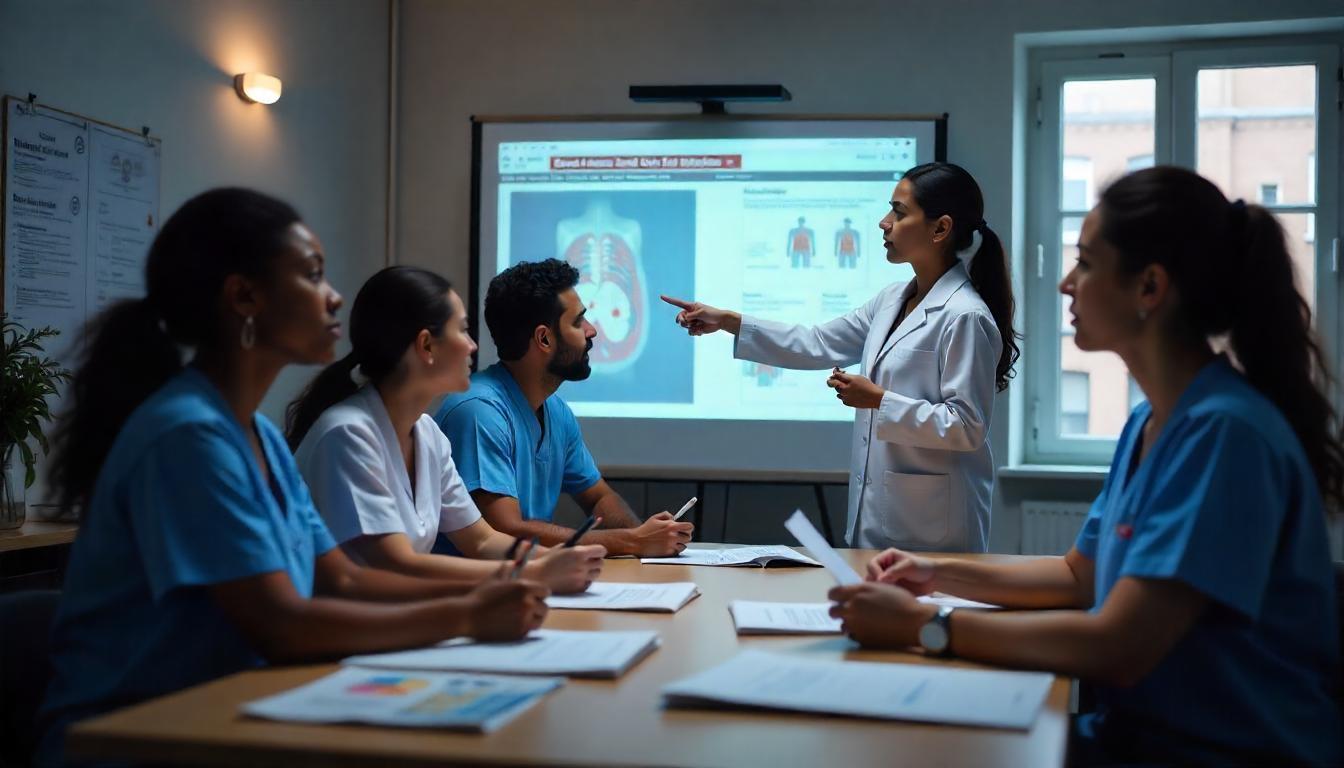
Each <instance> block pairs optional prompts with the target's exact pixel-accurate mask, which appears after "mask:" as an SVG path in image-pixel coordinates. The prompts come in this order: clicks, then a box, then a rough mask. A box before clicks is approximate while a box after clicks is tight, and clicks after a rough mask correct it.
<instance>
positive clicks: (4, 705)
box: [0, 590, 61, 768]
mask: <svg viewBox="0 0 1344 768" xmlns="http://www.w3.org/2000/svg"><path fill="white" fill-rule="evenodd" d="M60 599H61V593H60V592H59V591H57V590H30V591H25V592H11V593H9V594H0V766H3V767H4V768H8V767H9V766H27V765H29V764H30V763H31V762H32V758H33V751H34V750H35V749H36V748H37V740H38V736H39V734H38V733H37V709H38V707H39V706H40V705H41V704H42V694H43V692H44V691H45V690H46V687H47V681H48V680H49V679H50V677H51V648H50V643H51V623H52V620H53V619H54V618H55V616H56V605H57V603H58V602H60Z"/></svg>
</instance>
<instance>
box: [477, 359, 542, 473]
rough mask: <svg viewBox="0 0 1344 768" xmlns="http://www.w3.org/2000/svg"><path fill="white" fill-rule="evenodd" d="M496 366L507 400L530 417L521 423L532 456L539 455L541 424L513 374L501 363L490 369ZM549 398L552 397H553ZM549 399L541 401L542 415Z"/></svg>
mask: <svg viewBox="0 0 1344 768" xmlns="http://www.w3.org/2000/svg"><path fill="white" fill-rule="evenodd" d="M496 366H498V368H499V378H500V379H501V380H502V381H503V382H504V389H505V390H507V391H508V393H509V399H510V400H512V401H513V404H514V407H515V408H516V409H517V411H518V413H527V414H531V416H532V418H525V419H523V422H524V423H525V424H526V425H527V427H526V428H527V431H528V434H530V435H531V436H532V452H533V453H534V454H535V453H539V452H540V451H541V446H542V442H543V440H544V439H545V437H546V433H545V431H544V430H543V428H542V426H541V422H540V421H538V420H537V416H536V413H537V412H536V411H534V410H532V404H531V403H529V402H528V401H527V395H525V394H523V388H522V387H521V386H519V385H518V380H517V379H515V378H513V372H512V371H510V370H509V369H508V368H507V367H506V366H505V365H504V364H503V363H495V364H494V365H493V366H491V367H492V368H494V367H496ZM551 397H554V395H552V396H551ZM550 399H551V398H550V397H548V398H546V400H543V401H542V403H541V412H542V413H545V412H546V401H547V400H550ZM546 428H547V429H549V428H550V427H549V425H547V427H546Z"/></svg>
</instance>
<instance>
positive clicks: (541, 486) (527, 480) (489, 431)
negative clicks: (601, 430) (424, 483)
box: [434, 363, 602, 522]
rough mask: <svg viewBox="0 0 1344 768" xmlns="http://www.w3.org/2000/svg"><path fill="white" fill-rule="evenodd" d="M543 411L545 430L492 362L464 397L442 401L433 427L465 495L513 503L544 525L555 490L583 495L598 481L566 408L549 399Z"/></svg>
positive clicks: (550, 514) (509, 376)
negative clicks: (447, 446)
mask: <svg viewBox="0 0 1344 768" xmlns="http://www.w3.org/2000/svg"><path fill="white" fill-rule="evenodd" d="M542 409H543V413H544V415H545V419H546V426H545V429H543V428H542V425H541V423H540V422H538V421H537V414H536V412H535V411H533V410H532V407H531V405H529V404H528V402H527V398H526V397H524V396H523V390H522V389H520V388H519V387H518V382H516V381H514V380H513V374H511V373H509V370H508V369H507V368H505V367H504V366H503V365H500V364H499V363H496V364H494V365H492V366H490V367H489V368H486V369H485V370H484V371H480V372H479V373H476V374H475V375H473V376H472V377H471V388H470V389H469V390H467V391H466V392H464V393H462V394H459V395H449V396H448V398H447V399H445V400H444V401H443V405H441V406H440V407H439V410H438V413H436V414H435V416H434V421H436V422H438V424H439V428H440V429H442V430H443V433H444V434H445V435H447V436H448V442H450V443H452V446H453V460H454V461H456V462H457V472H458V474H459V475H461V476H462V482H464V483H465V484H466V486H467V490H468V491H476V490H483V491H488V492H490V493H497V494H499V495H501V496H512V497H513V498H515V499H517V500H518V505H519V506H520V507H521V508H522V511H523V519H525V520H544V521H547V522H550V520H551V518H552V517H553V516H554V515H555V505H556V502H558V501H559V500H560V493H561V492H562V491H563V492H565V493H571V494H572V493H582V492H583V491H586V490H588V489H589V488H591V487H593V486H594V485H596V484H597V482H598V481H599V480H601V479H602V474H601V473H600V472H598V470H597V464H596V463H595V462H594V461H593V456H592V454H591V453H589V452H588V446H586V445H584V444H583V434H582V433H581V432H580V431H579V422H578V420H577V419H575V418H574V412H573V411H571V410H570V409H569V406H568V405H566V404H565V401H564V400H561V399H560V397H559V396H558V395H552V396H551V397H548V398H546V402H544V403H542Z"/></svg>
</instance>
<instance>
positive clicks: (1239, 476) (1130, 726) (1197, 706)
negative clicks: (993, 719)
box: [1076, 358, 1344, 765]
mask: <svg viewBox="0 0 1344 768" xmlns="http://www.w3.org/2000/svg"><path fill="white" fill-rule="evenodd" d="M1151 413H1152V409H1151V407H1150V406H1149V405H1148V404H1147V403H1143V404H1141V405H1139V407H1137V408H1136V409H1135V410H1134V412H1133V414H1131V416H1130V418H1129V421H1128V423H1126V424H1125V428H1124V431H1123V432H1122V433H1121V435H1120V441H1119V444H1118V445H1117V446H1116V451H1115V457H1114V459H1113V460H1112V463H1111V470H1110V474H1109V476H1108V477H1107V480H1106V484H1105V486H1104V487H1103V488H1102V491H1101V495H1100V496H1099V497H1098V498H1097V500H1096V502H1095V503H1094V504H1093V505H1092V510H1091V513H1090V515H1089V516H1088V518H1087V522H1086V523H1085V524H1084V526H1083V529H1082V532H1081V533H1080V534H1079V536H1078V541H1077V545H1076V546H1077V548H1078V551H1079V552H1080V553H1082V554H1083V555H1085V556H1086V557H1088V558H1090V559H1092V560H1094V561H1095V563H1096V602H1095V604H1094V607H1093V609H1092V610H1093V611H1097V610H1100V607H1101V605H1102V604H1103V603H1104V602H1105V601H1106V596H1107V595H1108V594H1110V591H1111V589H1112V588H1113V587H1114V586H1115V584H1116V582H1118V581H1119V580H1120V579H1122V578H1124V577H1126V576H1131V577H1136V578H1146V579H1175V580H1178V581H1181V582H1183V583H1185V584H1187V585H1189V586H1190V587H1193V588H1194V589H1196V590H1198V591H1199V592H1200V593H1202V594H1203V595H1204V596H1205V597H1207V598H1208V601H1209V602H1208V607H1207V609H1206V610H1205V612H1204V614H1203V616H1202V617H1201V618H1200V619H1199V620H1198V621H1197V622H1196V623H1195V624H1194V626H1193V627H1191V629H1190V631H1189V632H1188V633H1187V634H1186V635H1185V636H1184V637H1183V638H1181V640H1180V641H1178V642H1177V644H1176V646H1175V647H1174V648H1173V649H1172V650H1171V652H1170V653H1169V654H1168V655H1167V657H1166V658H1165V659H1163V660H1162V661H1161V662H1160V663H1159V664H1158V666H1157V667H1156V668H1155V669H1154V670H1153V671H1152V672H1151V673H1150V674H1149V675H1148V676H1147V677H1145V678H1144V679H1143V680H1142V681H1141V682H1139V683H1138V684H1137V685H1135V686H1134V687H1132V688H1125V689H1122V688H1112V687H1100V688H1099V689H1098V692H1097V693H1098V696H1097V698H1098V705H1099V706H1098V709H1097V712H1096V713H1095V714H1092V715H1088V716H1086V718H1085V720H1084V721H1083V722H1080V724H1079V725H1080V730H1081V731H1082V732H1083V733H1084V734H1085V735H1093V736H1095V737H1096V738H1098V740H1099V742H1100V743H1101V744H1103V745H1104V744H1106V743H1110V744H1113V745H1124V746H1125V747H1126V748H1129V749H1134V750H1137V751H1138V752H1140V753H1145V754H1156V755H1167V756H1174V758H1175V759H1178V760H1190V761H1195V762H1203V761H1212V762H1226V761H1227V760H1228V759H1232V758H1235V759H1239V760H1251V761H1253V762H1255V761H1257V760H1271V761H1272V762H1278V761H1276V760H1273V757H1274V756H1279V757H1282V756H1290V757H1293V758H1296V759H1299V760H1304V761H1308V762H1311V763H1321V764H1331V765H1334V764H1338V763H1339V762H1340V761H1341V758H1342V757H1344V753H1342V752H1341V743H1340V710H1339V707H1338V704H1337V702H1336V701H1335V698H1334V696H1333V692H1334V691H1335V688H1336V686H1337V685H1338V684H1339V680H1340V657H1339V627H1338V616H1337V615H1336V606H1335V588H1334V574H1333V570H1332V569H1333V566H1332V565H1331V561H1330V553H1329V548H1328V545H1327V534H1326V522H1325V512H1324V506H1323V502H1322V499H1321V495H1320V491H1319V488H1318V486H1317V483H1316V480H1315V476H1314V475H1313V473H1312V470H1311V466H1310V465H1309V464H1308V463H1307V458H1306V454H1305V453H1304V452H1303V450H1302V446H1301V444H1300V443H1299V442H1298V439H1297V436H1296V434H1295V433H1294V432H1293V430H1292V428H1291V427H1290V426H1289V425H1288V422H1287V421H1286V420H1285V419H1284V418H1283V415H1282V414H1281V413H1280V412H1279V411H1278V409H1277V408H1275V407H1274V405H1273V404H1272V403H1270V402H1269V401H1268V400H1267V399H1266V398H1265V397H1264V396H1262V395H1261V394H1260V393H1259V392H1258V391H1257V390H1256V389H1255V388H1254V387H1252V386H1251V385H1250V384H1249V383H1248V382H1247V381H1246V380H1245V379H1244V378H1243V377H1242V376H1241V374H1239V373H1238V372H1237V371H1236V370H1235V369H1234V368H1232V366H1231V365H1229V364H1228V362H1227V361H1226V360H1224V359H1222V358H1219V359H1217V360H1215V361H1213V362H1211V363H1210V364H1209V365H1207V366H1206V367H1205V368H1204V369H1203V370H1202V371H1201V372H1200V373H1199V375H1198V376H1197V377H1196V378H1195V380H1194V381H1193V382H1192V383H1191V384H1190V386H1189V387H1188V388H1187V389H1186V391H1185V392H1184V393H1183V394H1182V395H1181V397H1180V400H1179V401H1178V403H1177V405H1176V408H1175V410H1174V412H1173V413H1172V414H1171V417H1170V418H1169V420H1168V421H1167V424H1166V426H1165V427H1164V428H1163V430H1162V432H1161V434H1160V435H1159V436H1158V438H1157V442H1156V443H1154V444H1153V446H1152V449H1151V450H1150V451H1149V453H1148V455H1147V456H1145V457H1144V459H1143V461H1142V462H1140V463H1137V466H1136V453H1137V452H1138V451H1139V450H1140V447H1141V446H1140V443H1141V437H1142V432H1143V425H1144V424H1145V423H1146V422H1147V420H1148V417H1149V416H1150V415H1151Z"/></svg>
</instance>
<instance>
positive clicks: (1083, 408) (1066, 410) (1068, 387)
mask: <svg viewBox="0 0 1344 768" xmlns="http://www.w3.org/2000/svg"><path fill="white" fill-rule="evenodd" d="M1091 395H1092V392H1091V377H1090V376H1088V375H1087V372H1086V371H1061V372H1060V374H1059V429H1060V431H1061V432H1063V433H1064V434H1066V435H1085V434H1087V430H1088V413H1089V411H1090V409H1089V408H1088V402H1089V401H1090V400H1091Z"/></svg>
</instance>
